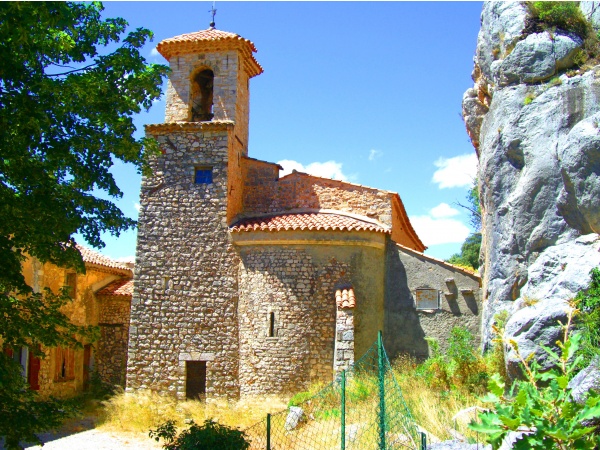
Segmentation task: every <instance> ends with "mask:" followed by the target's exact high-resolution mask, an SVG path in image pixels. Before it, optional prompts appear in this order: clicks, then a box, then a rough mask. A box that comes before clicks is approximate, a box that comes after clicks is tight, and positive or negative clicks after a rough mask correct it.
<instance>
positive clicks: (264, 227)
mask: <svg viewBox="0 0 600 450" xmlns="http://www.w3.org/2000/svg"><path fill="white" fill-rule="evenodd" d="M230 230H231V231H233V232H241V231H290V230H301V231H311V230H312V231H328V230H334V231H375V232H378V233H390V230H389V229H387V228H385V227H384V226H382V225H378V224H376V223H371V222H368V221H366V220H360V219H359V218H357V217H350V216H346V215H343V214H331V213H323V212H319V213H294V214H278V215H273V216H268V217H264V216H263V217H252V218H247V219H241V220H239V221H238V222H237V223H235V224H234V225H232V226H231V228H230Z"/></svg>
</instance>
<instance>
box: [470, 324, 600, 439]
mask: <svg viewBox="0 0 600 450" xmlns="http://www.w3.org/2000/svg"><path fill="white" fill-rule="evenodd" d="M565 329H568V325H566V326H565ZM566 336H567V337H566V338H565V340H564V342H559V343H558V344H559V349H560V350H561V351H560V353H557V352H554V351H552V350H550V349H548V348H545V350H546V351H547V352H548V354H549V355H550V356H551V357H552V358H554V359H555V362H556V364H557V365H556V366H555V367H554V368H553V369H551V370H549V371H547V372H544V373H540V372H538V371H537V368H536V367H535V365H532V366H529V365H528V364H529V363H528V362H527V361H524V364H526V365H527V367H526V372H528V373H529V374H531V377H530V379H528V380H526V381H519V380H517V381H515V383H514V384H513V385H512V387H511V392H510V394H505V386H504V383H503V382H502V380H501V378H500V376H499V375H498V374H495V375H493V376H492V377H491V378H490V380H489V383H488V388H489V390H490V393H489V394H488V395H487V396H486V397H484V398H483V399H482V400H483V401H484V402H487V403H489V404H490V408H491V409H490V410H489V411H488V412H484V413H482V414H480V416H479V419H480V421H481V422H480V423H472V424H471V425H470V426H471V428H472V429H473V430H475V431H478V432H480V433H484V434H487V435H488V441H489V442H490V443H491V444H492V447H493V448H494V449H497V448H499V447H500V445H501V444H502V442H503V440H504V439H505V438H506V436H507V435H508V433H509V432H511V431H518V432H523V434H522V436H521V437H520V438H519V440H517V442H516V444H515V447H514V448H516V449H520V448H522V449H549V448H552V449H554V448H558V449H571V448H581V449H593V448H595V446H596V445H598V444H600V437H599V436H598V434H597V432H596V428H595V427H592V426H589V421H590V420H592V419H599V418H600V395H599V394H598V393H596V392H594V391H590V393H589V395H588V398H587V401H586V403H585V404H578V403H576V402H575V401H574V400H573V398H572V397H571V394H570V389H569V387H568V385H569V381H570V380H571V378H572V376H573V374H574V362H575V361H574V360H575V359H576V358H574V356H575V355H576V353H577V351H578V349H579V345H580V341H581V337H580V336H579V335H578V334H577V333H574V334H572V335H571V336H568V335H566ZM515 351H516V352H518V349H515Z"/></svg>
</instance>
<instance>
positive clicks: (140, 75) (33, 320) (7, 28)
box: [0, 2, 167, 448]
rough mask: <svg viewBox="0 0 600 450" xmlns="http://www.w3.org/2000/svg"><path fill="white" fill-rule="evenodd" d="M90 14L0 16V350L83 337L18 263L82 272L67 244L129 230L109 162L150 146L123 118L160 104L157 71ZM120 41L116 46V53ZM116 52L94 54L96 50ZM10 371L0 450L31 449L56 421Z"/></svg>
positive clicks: (65, 6)
mask: <svg viewBox="0 0 600 450" xmlns="http://www.w3.org/2000/svg"><path fill="white" fill-rule="evenodd" d="M102 9H103V8H102V5H101V4H100V3H70V2H6V3H2V4H1V5H0V57H1V59H2V68H1V69H0V124H1V126H0V217H2V220H1V221H0V261H2V270H0V341H1V342H2V345H3V346H5V347H12V348H18V347H21V346H26V347H28V348H29V349H30V351H32V352H35V353H37V354H38V355H40V356H43V353H42V351H41V350H40V349H41V348H42V347H41V346H46V347H54V346H57V345H63V346H66V347H73V346H77V345H79V343H80V342H81V341H82V340H84V339H85V340H86V341H88V342H89V341H91V340H92V339H93V337H94V331H93V330H92V329H90V328H83V327H76V326H74V325H72V324H70V323H69V320H68V318H67V317H66V316H65V315H64V314H63V313H62V312H61V307H62V306H63V305H64V304H65V303H66V302H68V301H69V300H70V298H69V296H68V292H67V291H66V290H64V291H63V292H61V293H53V292H50V291H49V290H46V291H44V292H41V293H34V292H33V289H32V287H31V286H28V285H27V284H26V282H25V280H24V278H23V276H22V274H21V263H22V261H23V260H24V259H25V258H26V257H27V256H32V257H36V258H38V259H39V260H40V261H41V262H42V263H44V262H52V263H54V264H57V265H59V266H63V267H74V268H76V269H77V270H78V271H81V272H82V271H84V270H85V269H84V266H83V262H82V259H81V255H80V254H79V251H78V250H77V249H76V247H75V242H74V240H73V235H74V234H75V233H81V234H82V235H83V236H84V238H85V239H86V241H87V242H89V243H90V244H92V245H93V246H95V247H101V246H102V245H103V243H102V240H101V233H103V232H110V233H112V234H116V235H118V234H119V233H120V232H121V231H123V230H125V229H127V228H130V227H132V226H133V225H134V224H135V222H134V221H133V220H132V219H130V218H128V217H126V216H125V215H124V214H123V213H122V212H121V211H120V210H119V209H118V208H117V206H116V205H115V204H114V203H113V202H112V201H110V200H107V199H106V198H107V197H108V198H110V197H112V198H118V197H120V196H121V195H122V193H121V191H120V190H119V188H118V187H117V185H116V184H115V181H114V179H113V176H112V174H111V173H110V168H111V166H112V165H113V163H114V161H115V160H121V161H123V162H129V163H133V164H134V165H136V167H138V169H140V170H142V169H143V168H144V167H145V160H146V156H147V155H148V154H150V153H152V152H153V151H155V148H156V144H155V143H153V142H150V141H146V140H144V139H136V138H134V136H133V135H134V132H135V127H134V125H133V121H132V115H133V114H134V113H137V112H139V111H140V110H141V109H142V108H145V109H148V108H149V107H150V106H151V104H152V101H153V100H154V99H156V98H158V97H159V96H160V95H161V90H160V89H161V84H162V78H163V76H164V75H165V74H166V71H167V68H166V67H165V66H160V65H152V64H150V65H148V64H146V61H145V59H144V58H143V57H142V56H141V54H140V52H139V51H140V49H141V48H142V47H143V46H144V44H145V43H146V42H147V41H148V40H149V39H150V38H151V36H152V33H151V32H150V31H149V30H146V29H142V28H140V29H137V30H135V31H133V32H130V33H128V34H127V35H125V36H123V34H124V33H125V30H126V27H127V22H126V21H125V20H124V19H120V18H117V19H102V18H101V17H100V13H101V11H102ZM120 41H121V44H120V45H116V44H118V43H119V42H120ZM109 45H110V46H111V47H116V48H115V49H114V50H113V51H112V52H110V53H108V52H107V53H106V54H100V48H102V47H107V46H109ZM18 370H19V367H18V364H17V363H16V362H15V361H13V360H12V359H10V358H7V357H2V358H0V391H2V394H1V395H2V396H3V397H2V401H0V435H2V436H5V438H6V444H7V446H8V447H9V448H18V445H19V444H18V441H19V440H25V441H32V442H36V441H37V439H36V436H35V432H37V431H40V430H42V429H45V428H47V427H50V426H54V425H56V423H57V420H58V419H60V418H61V417H62V416H64V414H65V411H64V409H62V408H61V407H60V406H59V404H60V402H58V401H55V400H53V399H48V400H47V401H43V402H42V401H40V400H39V399H37V398H36V396H35V394H34V393H33V392H30V391H28V390H27V386H25V384H24V383H19V382H16V380H15V374H16V373H17V371H18Z"/></svg>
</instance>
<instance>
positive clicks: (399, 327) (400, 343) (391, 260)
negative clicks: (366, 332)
mask: <svg viewBox="0 0 600 450" xmlns="http://www.w3.org/2000/svg"><path fill="white" fill-rule="evenodd" d="M479 283H480V279H479V277H478V276H476V275H472V274H471V273H469V272H467V271H465V270H462V269H460V268H458V267H455V266H452V265H450V264H447V263H445V262H443V261H440V260H436V259H435V258H431V257H429V256H425V255H423V254H422V253H419V252H415V251H413V250H410V249H408V248H406V247H402V246H399V245H396V244H395V243H394V242H392V241H390V242H389V243H388V248H387V275H386V295H385V310H386V323H385V331H384V334H383V337H384V344H385V348H386V350H387V352H388V354H389V355H390V357H391V358H393V357H396V356H398V355H399V354H401V353H408V354H411V355H413V356H416V357H418V358H425V357H427V356H429V348H428V344H427V341H425V338H426V337H432V338H435V339H437V340H438V342H439V343H440V348H441V349H442V351H445V350H446V349H447V341H448V338H449V337H450V331H451V330H452V328H454V327H455V326H460V327H463V328H466V329H468V330H469V331H470V332H471V333H472V334H473V336H475V338H476V342H477V345H479V342H480V326H481V324H480V322H481V320H480V315H481V298H480V286H479ZM419 288H426V289H433V290H436V291H437V292H438V293H439V308H432V309H429V310H417V308H416V303H415V294H416V290H417V289H419Z"/></svg>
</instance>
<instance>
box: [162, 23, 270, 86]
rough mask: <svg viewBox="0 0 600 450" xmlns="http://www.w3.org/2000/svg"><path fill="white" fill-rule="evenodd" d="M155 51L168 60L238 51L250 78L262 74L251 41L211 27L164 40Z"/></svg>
mask: <svg viewBox="0 0 600 450" xmlns="http://www.w3.org/2000/svg"><path fill="white" fill-rule="evenodd" d="M156 50H158V52H159V53H160V54H161V55H162V56H164V57H165V58H166V59H168V60H170V59H171V58H172V57H173V56H179V55H188V54H190V53H203V52H210V51H213V52H214V51H224V50H238V51H240V52H241V53H242V55H243V56H244V62H245V66H246V70H247V71H248V73H249V75H250V77H254V76H256V75H260V74H261V73H263V68H262V67H261V65H260V64H259V63H258V61H256V59H255V58H254V55H253V53H256V51H257V50H256V47H255V46H254V43H252V41H249V40H248V39H245V38H243V37H241V36H240V35H239V34H235V33H230V32H228V31H222V30H217V29H216V28H213V27H210V28H207V29H206V30H202V31H195V32H193V33H186V34H181V35H179V36H175V37H172V38H169V39H165V40H163V41H161V42H159V44H158V45H157V46H156Z"/></svg>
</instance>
